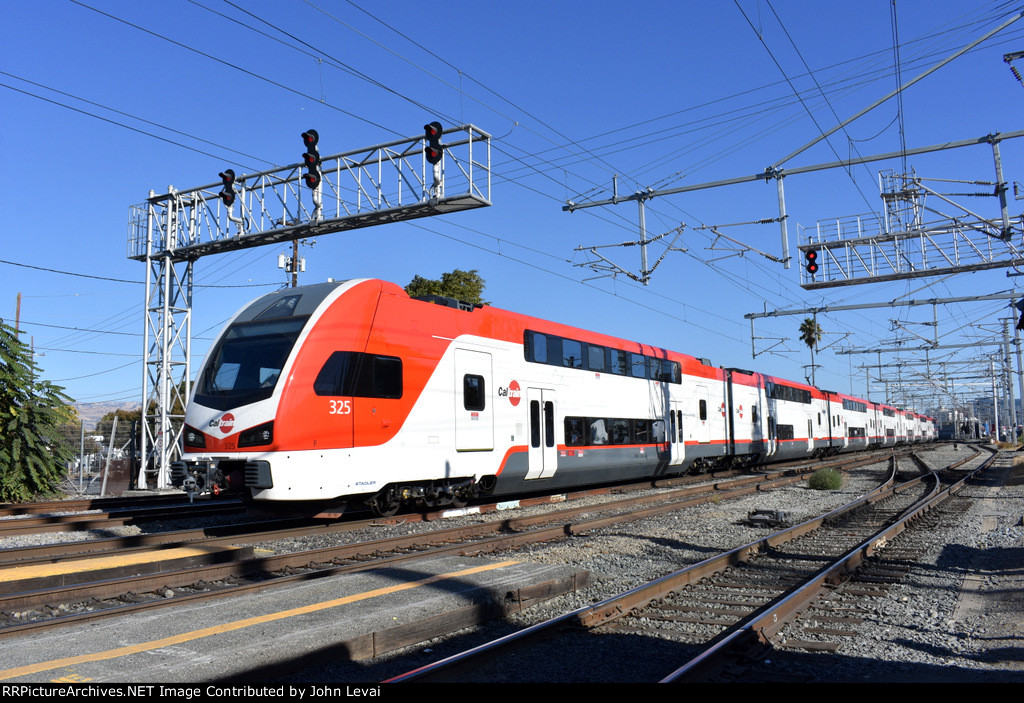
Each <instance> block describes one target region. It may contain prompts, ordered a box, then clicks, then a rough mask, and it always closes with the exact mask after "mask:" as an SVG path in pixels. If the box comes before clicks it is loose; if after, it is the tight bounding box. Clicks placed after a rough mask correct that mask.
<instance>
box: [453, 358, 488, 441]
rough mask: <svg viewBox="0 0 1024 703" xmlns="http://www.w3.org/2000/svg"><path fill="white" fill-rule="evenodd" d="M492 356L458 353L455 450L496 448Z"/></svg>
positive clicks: (456, 362)
mask: <svg viewBox="0 0 1024 703" xmlns="http://www.w3.org/2000/svg"><path fill="white" fill-rule="evenodd" d="M491 387H492V384H491V355H490V354H487V353H484V352H478V351H470V350H469V349H456V350H455V449H456V451H460V452H473V451H488V450H491V449H494V408H493V407H492V405H493V403H491V395H490V393H491Z"/></svg>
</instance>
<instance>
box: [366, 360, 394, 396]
mask: <svg viewBox="0 0 1024 703" xmlns="http://www.w3.org/2000/svg"><path fill="white" fill-rule="evenodd" d="M372 388H373V390H372V391H371V393H369V394H368V397H370V398H401V397H402V360H401V359H399V358H397V357H393V356H375V357H373V385H372Z"/></svg>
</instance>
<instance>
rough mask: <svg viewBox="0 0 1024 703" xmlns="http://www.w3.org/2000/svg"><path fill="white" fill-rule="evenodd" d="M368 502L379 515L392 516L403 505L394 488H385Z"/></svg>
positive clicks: (374, 512) (375, 513) (371, 508)
mask: <svg viewBox="0 0 1024 703" xmlns="http://www.w3.org/2000/svg"><path fill="white" fill-rule="evenodd" d="M367 503H368V504H369V506H370V510H372V511H373V514H374V515H376V516H377V517H391V516H392V515H394V514H395V513H397V512H398V509H399V508H401V507H402V501H401V500H399V498H398V496H397V495H396V494H395V489H393V488H385V489H384V490H383V491H381V492H380V493H378V494H377V495H375V496H374V497H373V498H371V499H370V500H369V501H367Z"/></svg>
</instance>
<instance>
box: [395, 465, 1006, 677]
mask: <svg viewBox="0 0 1024 703" xmlns="http://www.w3.org/2000/svg"><path fill="white" fill-rule="evenodd" d="M989 461H991V457H990V458H989V459H988V460H987V461H986V464H985V466H987V465H988V462H989ZM961 463H962V462H961ZM982 468H983V467H982ZM980 470H981V468H979V469H976V470H975V471H974V472H971V475H973V474H974V473H977V471H980ZM945 473H946V472H943V475H945ZM895 476H896V466H895V463H894V466H893V473H892V477H893V479H895ZM957 478H958V482H957V483H956V484H955V486H962V485H963V481H964V480H966V479H965V477H964V476H963V475H960V476H958V477H957ZM952 490H955V488H954V484H950V483H949V482H948V481H947V482H946V485H943V480H942V477H941V476H940V474H939V472H931V473H930V474H929V475H927V476H924V477H921V478H916V479H913V480H911V481H908V482H903V483H899V484H897V483H896V482H895V480H893V481H891V482H889V483H888V484H887V485H886V486H884V487H882V488H880V489H879V490H878V491H877V492H876V493H874V494H872V495H869V496H866V497H865V498H864V499H862V500H860V501H856V502H855V503H852V504H850V505H849V506H846V507H844V508H843V509H840V510H837V511H833V512H832V513H830V514H828V515H825V516H822V517H820V518H816V519H815V520H810V521H807V522H806V523H803V524H801V525H798V526H796V527H794V528H790V529H787V530H783V531H780V532H778V533H775V534H773V535H771V536H769V537H766V538H764V539H761V540H757V541H755V542H752V543H750V544H747V545H744V546H742V547H739V548H737V549H733V550H730V551H729V552H726V553H724V554H721V555H718V556H716V557H713V558H711V559H707V560H705V561H703V562H700V563H698V564H694V565H692V566H689V567H687V568H685V569H682V570H680V571H677V572H675V573H673V574H669V575H667V576H664V577H662V578H660V579H657V580H655V581H652V582H650V583H648V584H646V585H644V586H641V587H639V588H635V589H632V590H631V591H629V592H627V593H622V594H618V595H616V596H614V597H611V598H608V599H607V600H605V601H602V602H601V603H599V604H597V605H594V606H588V607H585V608H581V609H579V610H576V611H573V612H571V613H567V614H565V615H562V616H560V617H556V618H553V619H550V620H547V621H544V622H541V623H538V624H536V625H533V626H531V627H528V628H525V629H523V630H520V631H518V632H515V633H512V634H508V635H505V636H504V637H501V638H500V639H498V640H495V641H492V642H489V643H486V644H483V645H480V646H478V647H475V648H473V649H470V650H467V651H465V652H462V653H460V654H456V655H454V656H451V657H447V658H445V659H442V660H440V661H437V662H434V663H432V664H429V665H426V666H423V667H419V668H418V669H415V670H413V671H410V672H407V673H404V674H400V675H398V676H394V677H392V678H390V679H388V682H393V683H394V682H406V681H466V680H469V681H474V680H481V681H487V680H489V681H502V680H504V681H515V680H517V679H516V678H515V677H514V674H511V673H510V670H512V669H514V670H515V671H523V672H539V671H544V672H545V673H544V674H543V675H542V676H543V678H541V679H539V680H557V681H576V680H587V681H637V680H647V681H664V682H681V681H692V680H707V679H709V678H713V677H715V676H716V675H718V673H719V672H721V671H724V670H732V671H735V669H736V666H737V662H742V663H744V664H747V663H750V662H752V661H756V659H757V657H758V656H760V655H763V653H764V651H765V647H767V646H770V645H771V644H772V643H773V642H776V641H778V638H779V633H780V631H781V629H782V628H783V626H784V625H785V624H786V623H788V622H791V621H792V620H793V618H794V617H796V615H798V614H799V613H801V612H804V611H808V609H809V608H810V607H811V604H813V603H814V601H815V598H816V597H817V596H818V594H820V593H821V592H822V590H823V589H831V588H833V587H834V586H835V585H836V584H839V583H841V582H842V581H844V580H845V579H846V578H847V577H848V574H849V573H851V572H853V571H855V570H856V569H857V568H858V567H859V566H861V565H862V564H864V563H865V561H866V560H870V559H872V555H873V554H874V553H875V552H876V550H878V549H879V548H880V547H882V546H884V545H885V544H887V543H889V542H891V541H892V540H893V539H894V538H895V536H896V535H898V534H901V533H902V532H903V531H904V530H906V529H908V526H910V525H911V524H912V521H913V520H914V519H915V518H920V517H921V516H922V515H926V514H927V513H928V512H929V511H933V510H935V509H936V506H937V505H939V504H940V502H941V501H943V500H946V499H948V498H949V496H950V495H951V491H952ZM911 555H912V552H905V553H901V554H900V556H899V558H897V559H895V560H893V559H888V560H877V559H876V560H875V561H873V562H872V564H871V565H872V568H873V569H874V570H875V571H874V573H873V574H872V572H871V571H867V570H865V571H864V576H863V577H862V578H863V580H864V583H867V582H870V581H871V580H872V579H873V578H879V579H880V578H883V576H882V575H881V572H882V570H883V569H884V570H885V573H884V578H888V579H891V578H893V577H894V574H896V573H897V572H896V571H895V570H894V569H893V568H892V567H893V566H894V564H895V563H896V562H900V561H901V560H903V561H902V563H899V564H898V566H900V567H902V568H906V566H907V564H906V561H905V560H906V559H907V558H909V557H910V556H911ZM855 592H856V589H852V588H851V593H855ZM809 612H810V611H809ZM851 612H855V607H852V606H851V611H849V612H848V611H843V612H841V613H840V615H839V617H843V616H846V617H848V618H850V619H855V615H851ZM818 615H820V613H819V614H818ZM832 624H834V623H832ZM818 629H819V630H827V629H828V625H822V626H821V627H819V628H818ZM835 629H838V628H835ZM833 636H836V635H833ZM840 636H841V635H840ZM620 637H628V638H631V639H632V640H634V641H643V642H645V643H649V644H650V647H649V648H648V649H649V650H650V651H649V653H648V654H646V655H644V656H642V657H638V656H632V657H630V658H629V662H628V664H627V666H629V667H630V668H631V670H630V671H623V670H622V668H621V667H622V663H623V659H624V658H623V657H622V656H616V653H615V652H608V653H604V654H602V653H601V651H600V650H602V648H604V649H609V648H611V649H614V648H615V645H616V643H618V642H619V641H620V640H619V639H617V638H620ZM795 637H796V636H794V635H793V634H792V633H791V634H789V635H788V638H787V642H788V643H789V644H790V645H791V646H792V645H795V644H801V643H800V642H798V641H797V640H796V639H795ZM538 642H543V643H544V644H543V645H538V644H537V643H538ZM588 647H589V649H588ZM556 651H557V652H563V653H564V652H570V651H571V652H576V653H577V654H575V655H573V656H566V655H564V654H562V655H561V656H555V655H554V654H553V652H556ZM592 655H593V656H592ZM490 661H496V662H500V663H501V666H502V667H503V668H502V670H501V671H500V672H496V671H495V670H494V669H492V668H489V666H488V663H487V662H490ZM555 661H562V662H565V663H566V667H567V668H566V669H564V670H562V671H561V672H558V673H555V672H552V671H551V664H552V662H555ZM580 661H588V662H592V663H593V662H600V664H598V665H596V666H592V667H591V669H590V670H589V671H588V672H586V673H585V674H583V673H582V672H580V671H579V670H578V668H575V667H576V663H577V662H580ZM509 662H515V666H514V667H510V666H509ZM611 666H617V667H618V668H617V669H616V670H613V669H611V668H610V667H611ZM641 671H642V672H643V673H640V672H641ZM523 680H538V679H533V678H530V677H529V676H527V677H526V678H524V679H523Z"/></svg>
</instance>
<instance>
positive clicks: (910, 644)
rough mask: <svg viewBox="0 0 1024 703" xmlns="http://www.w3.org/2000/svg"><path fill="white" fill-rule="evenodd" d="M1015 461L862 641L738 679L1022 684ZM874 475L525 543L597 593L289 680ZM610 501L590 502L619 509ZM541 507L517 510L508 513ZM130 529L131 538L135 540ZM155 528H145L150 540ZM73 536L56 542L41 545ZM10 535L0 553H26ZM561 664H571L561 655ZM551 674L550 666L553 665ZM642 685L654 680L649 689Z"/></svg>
mask: <svg viewBox="0 0 1024 703" xmlns="http://www.w3.org/2000/svg"><path fill="white" fill-rule="evenodd" d="M966 455H967V454H966V451H965V449H964V447H963V446H961V448H960V451H959V452H957V453H954V451H953V450H952V448H951V447H948V446H944V447H941V448H938V449H936V450H931V453H930V455H929V456H931V457H932V461H933V462H934V464H935V465H939V463H940V462H946V463H949V462H952V461H953V460H954V459H955V458H962V457H964V456H966ZM1014 456H1016V454H1012V453H1004V454H1003V460H1002V462H1001V463H1002V464H1004V468H1002V469H1001V470H999V471H990V472H989V474H990V480H989V481H988V482H987V483H985V484H983V485H979V486H972V487H969V488H968V489H967V490H966V491H965V493H964V495H967V496H969V497H971V498H973V499H975V503H974V505H973V507H972V508H971V510H970V512H969V514H968V516H967V518H966V520H967V522H966V524H965V523H961V524H959V525H956V526H950V527H945V528H942V529H941V531H942V532H943V534H936V535H934V537H935V544H936V547H935V549H934V550H933V551H932V553H930V554H929V555H928V557H927V559H926V560H925V562H923V563H922V564H921V566H920V567H919V568H917V569H915V570H914V571H913V573H912V575H911V576H910V577H909V578H908V579H907V580H906V581H905V582H904V583H902V584H900V585H898V586H896V587H894V588H893V589H892V590H891V591H890V593H889V596H888V597H887V598H884V599H878V601H879V602H877V603H876V609H875V612H874V613H872V614H871V615H870V616H869V617H867V618H866V619H865V621H864V623H863V624H862V625H861V626H860V628H859V629H860V632H861V635H862V636H861V637H859V638H857V639H856V641H854V642H849V643H846V644H844V646H843V648H842V649H841V650H840V652H839V653H838V654H806V653H800V652H789V651H779V652H776V653H774V654H773V655H772V657H771V658H770V659H769V660H767V661H766V662H765V663H764V664H763V665H761V666H760V667H758V668H757V669H753V670H750V671H748V672H746V674H745V675H744V679H743V680H746V681H774V680H779V679H782V680H785V679H786V678H787V677H792V678H795V679H796V680H812V681H831V682H836V681H922V682H924V681H992V682H995V681H1000V682H1002V681H1013V682H1020V681H1024V626H1022V623H1024V595H1022V594H1024V527H1022V525H1021V518H1022V516H1024V470H1022V467H1020V466H1016V467H1015V466H1012V460H1013V457H1014ZM878 475H879V471H878V469H875V470H868V469H858V470H854V471H852V472H849V473H848V474H847V477H846V480H845V481H844V484H843V487H842V488H841V489H840V490H838V491H815V490H811V489H809V488H807V487H806V484H799V485H794V486H791V487H787V488H783V489H779V490H775V491H772V492H770V493H759V494H755V495H751V496H746V497H743V498H740V499H737V500H729V501H721V502H718V503H709V504H706V505H702V506H699V507H696V508H693V509H689V510H684V511H681V512H678V513H675V514H670V515H666V516H661V517H657V518H649V519H645V520H642V521H637V522H635V523H629V524H625V525H619V526H616V527H612V528H608V529H605V530H601V531H598V532H595V533H592V534H589V535H583V536H575V537H572V538H568V539H566V540H564V541H560V542H557V543H551V544H547V545H540V546H533V547H530V548H526V549H522V550H517V551H515V552H511V553H508V554H497V555H494V556H495V557H512V558H516V559H519V560H527V561H530V560H532V561H536V562H540V563H554V564H566V565H570V566H576V567H578V568H580V569H585V570H588V571H590V572H591V579H592V585H591V586H590V587H588V588H587V589H584V590H582V591H579V592H577V593H573V594H569V595H567V596H563V597H560V598H556V599H554V600H552V601H549V602H547V603H545V604H543V605H540V606H537V607H534V608H531V609H530V611H528V612H527V613H522V614H518V615H516V616H513V617H511V618H509V619H508V621H506V622H501V623H495V624H492V625H489V626H485V627H481V628H477V629H475V630H473V631H471V632H464V633H461V634H460V635H458V636H457V637H455V638H453V639H451V640H448V641H435V642H431V643H428V644H427V645H425V646H423V647H418V648H415V649H414V650H406V651H403V652H397V653H394V654H392V655H389V656H387V657H382V658H380V659H379V660H376V661H374V662H352V663H340V664H337V665H332V666H325V667H320V668H317V669H315V670H307V671H304V672H302V673H301V674H297V675H296V676H295V677H294V680H295V681H302V682H328V681H329V682H355V681H380V680H383V679H385V678H388V677H390V676H394V675H396V674H399V673H402V672H405V671H408V670H411V669H413V668H415V667H417V666H420V665H423V664H425V663H428V662H430V661H434V660H436V659H439V658H441V657H443V656H447V655H448V654H452V653H455V652H458V651H462V650H463V649H466V648H468V647H471V646H474V645H475V644H478V643H480V642H482V641H486V640H488V639H490V638H493V637H495V636H497V635H499V634H503V633H505V632H508V631H511V630H514V629H518V628H520V627H523V626H525V625H529V624H532V623H534V622H538V621H541V620H544V619H547V618H548V617H552V616H554V615H558V614H562V613H565V612H568V611H571V610H574V609H577V608H581V607H584V606H588V605H592V604H593V603H595V602H598V601H601V600H603V599H604V598H606V597H607V596H609V595H611V594H612V593H616V592H620V591H623V590H627V589H629V588H632V587H634V586H637V585H639V584H641V583H644V582H646V581H648V580H650V579H653V578H656V577H658V576H662V575H664V574H666V573H669V572H672V571H675V570H677V569H680V568H682V567H685V566H687V565H689V564H692V563H694V562H697V561H700V560H702V559H704V558H706V557H708V556H710V555H712V554H715V553H718V552H721V551H724V550H726V549H730V548H733V547H736V546H738V545H741V544H745V543H747V542H750V541H752V540H754V539H757V538H759V537H762V536H764V535H766V534H768V533H770V532H771V531H772V530H770V529H767V528H751V527H748V526H746V525H744V524H743V520H744V518H745V517H746V515H747V514H748V513H749V512H750V511H753V510H755V509H778V510H786V511H789V512H790V514H791V515H792V517H793V521H794V522H799V521H802V520H803V519H806V518H809V517H812V516H815V515H818V514H821V513H823V512H826V511H828V510H830V509H832V508H834V507H838V506H839V505H842V504H844V503H847V502H849V501H850V500H852V499H853V498H855V497H858V496H860V495H862V494H863V493H865V492H866V491H867V490H869V489H870V488H872V487H874V485H875V483H876V482H877V477H878ZM614 499H615V497H614V496H613V497H605V498H599V499H595V501H596V502H599V501H602V500H614ZM537 510H543V508H524V509H519V510H516V511H515V512H514V514H515V515H522V514H529V513H531V512H535V511H537ZM493 519H495V515H494V514H493V513H492V514H488V515H484V516H468V517H464V518H456V519H453V520H449V521H447V524H445V525H444V526H449V525H451V526H454V525H455V524H456V522H457V521H484V520H493ZM438 524H439V523H436V522H435V523H428V524H421V523H412V524H408V525H402V526H396V527H378V528H374V529H373V530H372V534H362V535H361V534H359V533H351V534H346V535H344V536H339V537H332V538H329V539H330V541H337V540H339V539H345V540H346V541H347V540H353V539H367V538H383V537H387V536H390V535H392V534H398V533H409V532H415V531H418V530H423V529H435V528H436V527H437V526H438ZM136 529H137V528H128V530H129V531H132V530H136ZM151 529H155V526H147V527H146V530H147V531H149V530H151ZM54 538H56V539H68V538H70V537H69V536H64V535H56V536H47V537H44V538H42V539H43V541H53V540H54ZM26 539H27V538H11V539H10V540H5V541H4V542H5V543H2V544H0V547H4V546H15V544H23V543H26ZM325 543H326V538H319V539H317V538H310V539H307V540H289V541H288V542H287V543H279V544H276V545H273V547H275V548H276V550H278V551H284V550H291V549H297V548H305V549H308V548H315V547H317V546H323V544H325ZM613 641H614V650H613V651H612V652H610V653H609V655H608V656H609V657H610V658H611V660H613V661H615V662H621V661H623V660H624V659H625V660H627V661H630V673H629V674H627V675H626V677H627V678H625V679H616V676H615V674H611V673H609V672H608V671H606V670H604V669H603V668H602V669H600V671H601V672H602V673H601V674H598V673H597V672H598V671H599V667H600V666H601V665H600V664H599V663H598V661H599V660H598V658H597V657H594V656H593V655H592V654H591V652H589V651H588V654H587V656H588V657H589V658H590V659H591V661H592V668H591V669H590V673H589V674H588V673H587V672H583V673H582V674H578V676H580V677H581V678H579V679H578V680H634V677H635V680H645V679H644V666H643V664H645V663H647V662H641V661H639V660H637V659H632V660H630V659H629V654H628V650H626V649H624V647H626V646H628V645H629V638H622V637H618V638H614V640H613ZM561 658H562V659H565V658H568V655H566V657H561ZM554 663H557V662H554ZM531 680H542V681H543V680H546V681H559V680H568V679H566V678H559V675H558V674H552V673H545V672H543V671H537V672H535V673H534V675H533V676H532V677H531ZM648 680H649V679H648Z"/></svg>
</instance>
